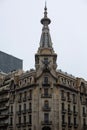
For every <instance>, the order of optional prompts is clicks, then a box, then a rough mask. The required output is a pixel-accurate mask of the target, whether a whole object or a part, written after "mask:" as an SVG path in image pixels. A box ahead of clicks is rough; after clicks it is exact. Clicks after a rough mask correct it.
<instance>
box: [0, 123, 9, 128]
mask: <svg viewBox="0 0 87 130" xmlns="http://www.w3.org/2000/svg"><path fill="white" fill-rule="evenodd" d="M7 126H8V123H5V122H0V127H7Z"/></svg>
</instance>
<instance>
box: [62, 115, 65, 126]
mask: <svg viewBox="0 0 87 130" xmlns="http://www.w3.org/2000/svg"><path fill="white" fill-rule="evenodd" d="M62 123H63V124H64V123H65V115H62Z"/></svg>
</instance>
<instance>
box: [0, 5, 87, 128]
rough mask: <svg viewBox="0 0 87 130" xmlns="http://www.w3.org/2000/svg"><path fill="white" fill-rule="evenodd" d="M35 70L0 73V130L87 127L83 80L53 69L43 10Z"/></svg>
mask: <svg viewBox="0 0 87 130" xmlns="http://www.w3.org/2000/svg"><path fill="white" fill-rule="evenodd" d="M41 23H42V25H43V28H42V34H41V39H40V46H39V48H38V51H37V53H36V54H35V69H31V70H30V71H26V72H23V71H22V70H21V71H15V72H12V73H9V74H7V75H6V74H2V73H1V74H0V130H87V81H85V80H84V79H82V78H77V77H74V76H72V75H69V74H68V73H65V72H62V71H61V70H57V63H56V60H57V54H56V53H55V51H54V49H53V46H52V41H51V36H50V32H49V27H48V25H49V24H50V23H51V20H50V19H49V18H48V17H47V8H46V7H45V9H44V18H42V19H41Z"/></svg>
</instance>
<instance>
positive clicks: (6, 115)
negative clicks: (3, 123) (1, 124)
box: [0, 114, 9, 119]
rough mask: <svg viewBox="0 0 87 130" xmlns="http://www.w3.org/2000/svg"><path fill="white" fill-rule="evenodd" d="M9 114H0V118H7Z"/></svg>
mask: <svg viewBox="0 0 87 130" xmlns="http://www.w3.org/2000/svg"><path fill="white" fill-rule="evenodd" d="M8 116H9V115H8V114H0V119H3V118H7V117H8Z"/></svg>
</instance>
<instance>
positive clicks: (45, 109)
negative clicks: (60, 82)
mask: <svg viewBox="0 0 87 130" xmlns="http://www.w3.org/2000/svg"><path fill="white" fill-rule="evenodd" d="M42 110H43V111H51V108H50V107H49V106H48V107H46V106H44V107H43V108H42Z"/></svg>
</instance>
